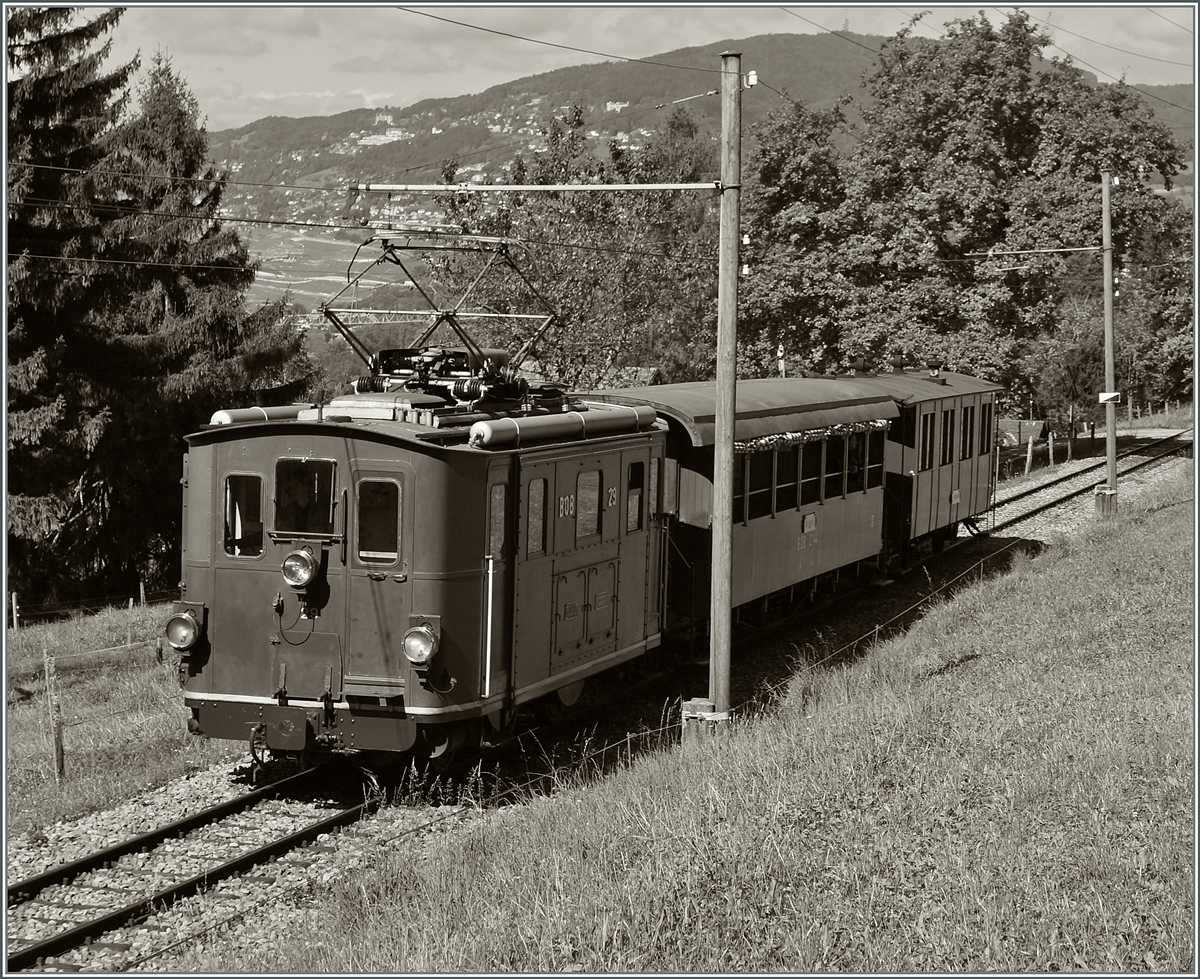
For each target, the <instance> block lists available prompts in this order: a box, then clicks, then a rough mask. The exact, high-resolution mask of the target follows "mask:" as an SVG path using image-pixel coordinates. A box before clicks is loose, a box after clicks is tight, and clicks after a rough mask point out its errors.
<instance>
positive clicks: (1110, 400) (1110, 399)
mask: <svg viewBox="0 0 1200 979" xmlns="http://www.w3.org/2000/svg"><path fill="white" fill-rule="evenodd" d="M1100 403H1101V404H1102V405H1107V404H1114V405H1119V404H1120V403H1121V392H1120V391H1101V392H1100Z"/></svg>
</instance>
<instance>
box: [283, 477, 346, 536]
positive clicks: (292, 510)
mask: <svg viewBox="0 0 1200 979" xmlns="http://www.w3.org/2000/svg"><path fill="white" fill-rule="evenodd" d="M333 473H334V464H333V463H332V462H330V461H329V460H327V459H280V460H279V461H278V462H277V463H276V464H275V529H276V531H278V532H280V533H283V534H289V533H291V534H297V533H299V534H332V533H333Z"/></svg>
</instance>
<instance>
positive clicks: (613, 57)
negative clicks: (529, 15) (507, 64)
mask: <svg viewBox="0 0 1200 979" xmlns="http://www.w3.org/2000/svg"><path fill="white" fill-rule="evenodd" d="M396 9H397V10H403V11H404V12H405V13H408V14H417V15H418V16H420V17H428V18H430V19H431V20H440V21H442V22H443V23H446V24H453V25H454V26H455V27H467V28H469V29H471V30H473V31H482V32H484V33H485V34H496V35H498V36H500V37H508V38H512V39H513V40H515V41H525V42H527V43H529V44H542V45H545V46H546V47H550V48H561V49H562V50H564V51H575V52H576V53H578V54H590V55H592V56H593V57H596V58H608V59H609V60H610V61H631V62H633V63H635V64H639V65H653V66H655V67H657V68H674V69H676V70H679V71H703V72H707V73H709V74H713V75H723V74H725V70H724V69H722V68H702V67H700V66H699V65H673V64H669V63H667V62H665V61H654V60H652V59H650V58H631V57H628V56H626V55H622V54H606V53H604V52H603V51H592V50H589V49H588V48H577V47H574V46H572V45H570V44H559V43H557V42H555V41H543V40H540V39H538V38H536V37H525V36H524V35H521V34H511V33H509V32H508V31H500V30H496V29H495V28H492V27H480V26H479V25H478V24H468V23H466V22H465V21H461V20H451V19H450V18H449V17H439V16H438V15H437V14H431V13H429V12H428V11H425V10H414V9H413V8H411V7H397V8H396Z"/></svg>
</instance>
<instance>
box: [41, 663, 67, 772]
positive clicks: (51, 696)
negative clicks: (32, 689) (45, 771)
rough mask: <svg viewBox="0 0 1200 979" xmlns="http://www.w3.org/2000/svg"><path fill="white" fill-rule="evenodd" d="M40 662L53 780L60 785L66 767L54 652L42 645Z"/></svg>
mask: <svg viewBox="0 0 1200 979" xmlns="http://www.w3.org/2000/svg"><path fill="white" fill-rule="evenodd" d="M42 662H43V663H44V664H45V667H46V706H47V708H48V709H49V711H50V730H51V731H52V733H53V737H54V781H55V784H57V785H61V784H62V780H63V772H64V771H65V769H66V764H65V760H64V758H63V726H62V708H61V706H60V705H59V702H58V675H57V674H56V673H55V671H54V654H53V653H51V652H50V650H49V649H48V648H47V647H45V646H43V647H42Z"/></svg>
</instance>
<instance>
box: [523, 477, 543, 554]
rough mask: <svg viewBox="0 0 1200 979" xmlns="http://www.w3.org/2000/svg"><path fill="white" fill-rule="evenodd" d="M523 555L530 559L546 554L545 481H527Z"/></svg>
mask: <svg viewBox="0 0 1200 979" xmlns="http://www.w3.org/2000/svg"><path fill="white" fill-rule="evenodd" d="M525 553H526V555H528V556H530V557H532V556H533V555H535V554H545V553H546V480H544V479H531V480H530V481H529V529H528V534H527V537H526V540H525Z"/></svg>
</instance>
